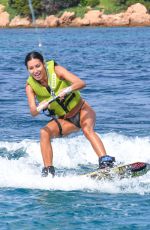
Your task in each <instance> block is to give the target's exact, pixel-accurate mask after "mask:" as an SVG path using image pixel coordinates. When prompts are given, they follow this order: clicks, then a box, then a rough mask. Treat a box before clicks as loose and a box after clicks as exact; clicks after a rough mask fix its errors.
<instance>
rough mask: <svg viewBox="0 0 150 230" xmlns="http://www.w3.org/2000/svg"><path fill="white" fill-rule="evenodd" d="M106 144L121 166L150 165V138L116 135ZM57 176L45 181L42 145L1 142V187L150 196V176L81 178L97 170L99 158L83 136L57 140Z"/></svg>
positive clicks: (55, 147) (55, 149) (55, 144)
mask: <svg viewBox="0 0 150 230" xmlns="http://www.w3.org/2000/svg"><path fill="white" fill-rule="evenodd" d="M101 138H102V140H103V142H104V144H105V146H106V149H108V153H109V154H111V155H113V156H115V157H116V159H117V161H118V162H122V163H131V162H134V161H145V162H148V163H150V156H149V149H150V138H149V137H145V138H138V137H135V138H133V137H132V138H131V137H126V136H123V135H118V134H115V133H110V134H105V135H103V136H102V137H101ZM52 145H53V150H54V165H55V167H56V172H57V176H56V177H55V178H51V177H48V178H42V177H41V175H40V172H41V168H42V166H43V163H42V157H41V153H40V144H39V141H36V140H35V141H31V140H23V141H21V142H18V143H17V142H0V187H14V188H29V189H44V190H63V191H72V190H82V191H83V190H86V191H91V192H94V191H98V192H100V193H103V192H105V193H138V194H145V193H150V179H149V176H150V173H147V174H146V175H144V176H142V177H139V178H132V179H123V180H117V179H116V180H115V181H113V182H112V181H95V180H92V179H90V178H87V177H84V176H82V177H81V174H82V173H83V172H86V171H88V170H92V169H96V168H97V156H96V155H95V153H94V151H93V149H92V147H91V145H90V144H89V142H88V141H87V140H86V139H85V138H84V137H83V136H77V137H68V138H63V139H55V140H54V141H53V142H52Z"/></svg>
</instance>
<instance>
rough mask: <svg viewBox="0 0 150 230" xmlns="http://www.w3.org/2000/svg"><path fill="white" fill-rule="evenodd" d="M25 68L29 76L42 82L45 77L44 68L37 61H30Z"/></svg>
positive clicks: (41, 63)
mask: <svg viewBox="0 0 150 230" xmlns="http://www.w3.org/2000/svg"><path fill="white" fill-rule="evenodd" d="M27 68H28V71H29V73H30V75H32V77H33V78H34V79H35V80H37V81H40V80H42V79H43V77H44V76H45V73H46V72H45V66H44V64H43V62H41V61H40V60H39V59H31V60H30V61H28V63H27Z"/></svg>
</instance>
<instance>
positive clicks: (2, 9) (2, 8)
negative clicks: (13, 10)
mask: <svg viewBox="0 0 150 230" xmlns="http://www.w3.org/2000/svg"><path fill="white" fill-rule="evenodd" d="M4 10H5V6H3V5H1V4H0V14H1V13H3V12H4Z"/></svg>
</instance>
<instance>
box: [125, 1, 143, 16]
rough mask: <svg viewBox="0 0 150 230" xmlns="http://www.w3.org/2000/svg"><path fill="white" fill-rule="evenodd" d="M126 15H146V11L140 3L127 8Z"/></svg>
mask: <svg viewBox="0 0 150 230" xmlns="http://www.w3.org/2000/svg"><path fill="white" fill-rule="evenodd" d="M126 13H127V14H133V13H138V14H146V13H147V9H146V7H145V6H144V5H142V4H141V3H136V4H134V5H132V6H129V7H128V9H127V11H126Z"/></svg>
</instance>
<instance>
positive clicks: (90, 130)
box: [82, 126, 94, 139]
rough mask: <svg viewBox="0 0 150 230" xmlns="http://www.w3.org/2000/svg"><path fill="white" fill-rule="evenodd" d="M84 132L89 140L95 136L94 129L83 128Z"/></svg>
mask: <svg viewBox="0 0 150 230" xmlns="http://www.w3.org/2000/svg"><path fill="white" fill-rule="evenodd" d="M82 131H83V133H84V135H85V136H86V137H87V138H88V139H89V138H90V137H91V135H93V133H94V130H93V128H92V127H89V126H88V127H84V128H82Z"/></svg>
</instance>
